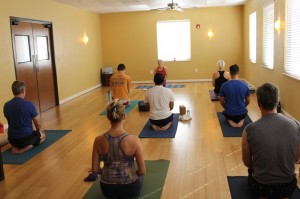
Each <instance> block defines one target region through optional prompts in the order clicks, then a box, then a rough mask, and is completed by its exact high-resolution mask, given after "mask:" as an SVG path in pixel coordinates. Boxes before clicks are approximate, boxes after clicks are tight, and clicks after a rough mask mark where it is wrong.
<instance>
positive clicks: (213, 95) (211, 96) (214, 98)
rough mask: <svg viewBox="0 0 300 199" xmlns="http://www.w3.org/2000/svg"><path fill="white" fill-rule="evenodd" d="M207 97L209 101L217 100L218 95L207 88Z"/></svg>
mask: <svg viewBox="0 0 300 199" xmlns="http://www.w3.org/2000/svg"><path fill="white" fill-rule="evenodd" d="M208 92H209V97H210V100H211V101H219V97H218V95H217V94H216V93H215V91H213V90H209V91H208Z"/></svg>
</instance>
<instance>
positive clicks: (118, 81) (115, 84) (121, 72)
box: [110, 64, 131, 100]
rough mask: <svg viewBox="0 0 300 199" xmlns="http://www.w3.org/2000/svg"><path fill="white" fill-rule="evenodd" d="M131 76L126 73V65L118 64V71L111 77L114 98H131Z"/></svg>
mask: <svg viewBox="0 0 300 199" xmlns="http://www.w3.org/2000/svg"><path fill="white" fill-rule="evenodd" d="M130 86H131V77H130V76H129V75H126V74H125V65H124V64H119V65H118V73H117V74H115V75H113V76H112V77H111V78H110V89H111V90H112V97H113V99H119V100H129V98H130V97H129V93H130Z"/></svg>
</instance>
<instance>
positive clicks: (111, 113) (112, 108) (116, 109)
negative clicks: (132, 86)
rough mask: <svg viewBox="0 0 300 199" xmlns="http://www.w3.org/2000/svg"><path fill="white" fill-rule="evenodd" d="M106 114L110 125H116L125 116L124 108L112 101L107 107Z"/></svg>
mask: <svg viewBox="0 0 300 199" xmlns="http://www.w3.org/2000/svg"><path fill="white" fill-rule="evenodd" d="M106 112H107V118H108V119H109V121H110V122H111V123H112V124H113V123H118V122H120V121H122V120H123V117H124V115H125V106H124V105H123V104H121V103H118V102H117V101H113V102H111V103H110V104H109V105H108V106H107V108H106Z"/></svg>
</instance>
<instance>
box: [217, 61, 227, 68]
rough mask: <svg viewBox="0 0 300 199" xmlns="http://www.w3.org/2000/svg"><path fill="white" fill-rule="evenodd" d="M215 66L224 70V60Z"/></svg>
mask: <svg viewBox="0 0 300 199" xmlns="http://www.w3.org/2000/svg"><path fill="white" fill-rule="evenodd" d="M217 66H218V67H219V69H221V70H223V69H224V68H225V61H224V60H219V61H217Z"/></svg>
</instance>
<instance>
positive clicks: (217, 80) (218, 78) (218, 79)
mask: <svg viewBox="0 0 300 199" xmlns="http://www.w3.org/2000/svg"><path fill="white" fill-rule="evenodd" d="M217 66H218V68H219V70H218V71H217V72H215V73H214V74H213V77H212V85H213V86H214V87H215V88H214V92H215V93H216V94H219V92H220V90H221V87H222V85H223V84H224V83H225V82H227V81H228V80H229V79H230V74H229V73H228V72H226V71H224V68H225V62H224V61H223V60H219V61H218V62H217Z"/></svg>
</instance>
